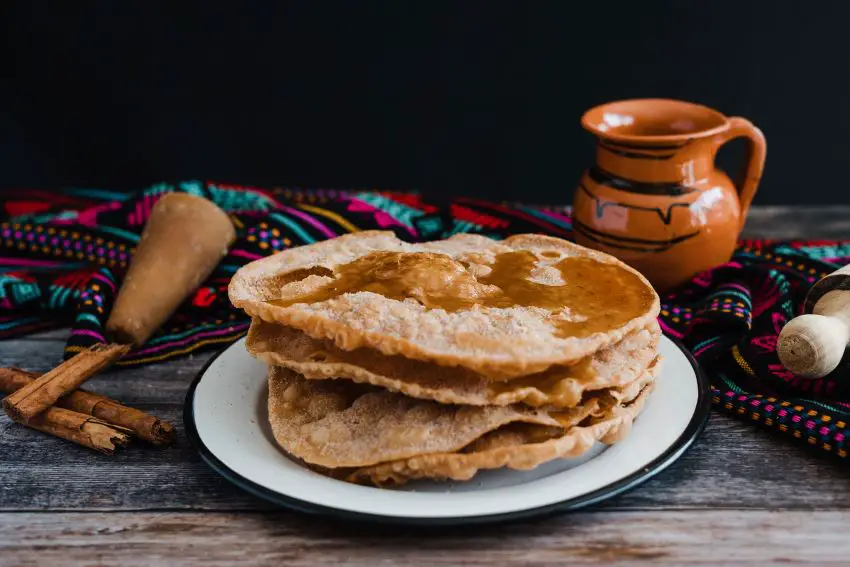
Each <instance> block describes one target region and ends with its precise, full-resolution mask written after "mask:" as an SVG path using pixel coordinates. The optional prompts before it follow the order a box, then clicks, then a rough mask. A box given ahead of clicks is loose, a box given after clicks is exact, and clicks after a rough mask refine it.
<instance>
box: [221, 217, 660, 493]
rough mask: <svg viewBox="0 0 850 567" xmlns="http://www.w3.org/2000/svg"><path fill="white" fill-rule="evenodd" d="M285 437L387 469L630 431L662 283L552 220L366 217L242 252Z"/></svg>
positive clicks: (343, 474)
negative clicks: (279, 246)
mask: <svg viewBox="0 0 850 567" xmlns="http://www.w3.org/2000/svg"><path fill="white" fill-rule="evenodd" d="M229 295H230V299H231V301H232V302H233V304H234V305H235V306H237V307H239V308H241V309H243V310H245V312H247V313H248V314H249V315H251V316H252V317H253V323H252V325H251V329H250V331H249V333H248V338H247V348H248V351H249V352H250V353H251V354H252V355H253V356H255V357H257V358H258V359H260V360H262V361H264V362H265V363H267V364H268V365H269V377H268V379H269V420H270V422H271V426H272V431H273V433H274V436H275V439H276V440H277V442H278V444H279V445H280V446H281V447H282V448H283V449H284V450H285V451H286V452H287V453H288V454H289V455H290V456H292V457H294V458H295V459H297V460H299V461H301V462H303V463H305V464H306V465H307V466H309V467H310V468H312V469H313V470H316V471H318V472H320V473H323V474H328V475H330V476H333V477H335V478H341V479H345V480H348V481H351V482H360V483H371V484H376V485H379V486H382V485H389V484H402V483H404V482H406V481H408V480H411V479H419V478H431V479H452V480H466V479H469V478H471V477H472V476H473V475H475V474H476V472H478V471H479V470H483V469H493V468H501V467H509V468H512V469H519V470H526V469H531V468H534V467H536V466H537V465H539V464H541V463H544V462H547V461H550V460H552V459H556V458H570V457H575V456H578V455H581V454H582V453H584V452H586V451H587V450H588V449H590V448H591V447H592V446H593V445H594V443H596V442H597V441H601V442H603V443H614V442H616V441H618V440H619V439H621V438H622V437H624V436H625V435H626V434H627V433H628V431H629V429H630V427H631V423H632V421H633V420H634V418H635V417H636V416H637V414H638V413H639V412H640V411H641V409H642V407H643V405H644V402H645V401H646V398H647V396H648V395H649V392H650V391H651V389H652V386H653V381H654V379H655V377H656V375H657V374H658V370H659V367H660V362H661V359H660V356H659V355H658V350H657V348H658V341H659V339H660V334H661V333H660V329H659V327H658V323H657V319H656V318H657V315H658V310H659V299H658V295H657V294H656V293H655V291H654V290H653V289H652V287H651V286H650V284H649V283H648V282H647V281H646V279H645V278H644V277H643V276H641V275H640V274H639V273H637V272H636V271H635V270H633V269H632V268H629V267H628V266H626V265H624V264H623V263H622V262H620V261H618V260H616V259H614V258H612V257H610V256H608V255H605V254H602V253H599V252H596V251H593V250H589V249H586V248H583V247H581V246H578V245H575V244H573V243H570V242H567V241H564V240H560V239H557V238H552V237H548V236H542V235H535V234H524V235H516V236H511V237H509V238H507V239H506V240H502V241H495V240H492V239H489V238H486V237H483V236H479V235H471V234H458V235H455V236H452V237H451V238H449V239H447V240H442V241H435V242H428V243H419V244H411V243H407V242H404V241H401V240H399V239H398V238H396V236H395V235H394V234H393V233H390V232H380V231H367V232H359V233H354V234H350V235H345V236H341V237H338V238H334V239H332V240H327V241H324V242H319V243H316V244H312V245H309V246H303V247H299V248H293V249H291V250H287V251H284V252H281V253H278V254H275V255H273V256H269V257H267V258H263V259H261V260H257V261H255V262H252V263H250V264H248V265H246V266H245V267H243V268H242V269H240V270H239V271H238V272H237V273H236V275H235V276H234V278H233V280H232V281H231V284H230V288H229Z"/></svg>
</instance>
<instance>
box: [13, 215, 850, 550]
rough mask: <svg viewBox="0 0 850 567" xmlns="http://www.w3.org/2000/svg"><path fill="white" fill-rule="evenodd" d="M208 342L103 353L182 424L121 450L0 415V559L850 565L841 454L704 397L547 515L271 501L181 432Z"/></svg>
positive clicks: (107, 387)
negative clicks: (465, 517)
mask: <svg viewBox="0 0 850 567" xmlns="http://www.w3.org/2000/svg"><path fill="white" fill-rule="evenodd" d="M746 234H747V235H749V236H759V235H764V236H770V237H772V238H787V237H792V238H848V239H850V207H831V208H827V209H803V208H793V209H790V208H769V209H765V208H755V209H754V210H753V211H752V213H751V215H750V218H749V221H748V223H747V229H746ZM65 336H66V332H65V331H52V332H49V333H42V334H38V335H33V336H30V337H26V338H24V339H17V340H13V341H6V342H0V365H2V366H10V365H15V366H20V367H22V368H26V369H28V370H34V371H45V370H47V369H49V368H51V367H52V366H54V365H55V364H56V363H57V362H58V361H59V359H60V356H61V352H62V345H63V341H64V339H65ZM210 356H211V354H210V353H204V354H197V355H194V356H188V357H185V358H182V359H180V360H176V361H173V362H169V363H166V364H160V365H154V366H149V367H145V368H135V369H114V370H111V371H109V372H107V373H105V374H104V375H102V376H99V377H97V378H96V379H94V380H93V381H92V382H90V383H89V386H88V387H90V388H91V389H93V390H95V391H97V392H99V393H102V394H105V395H108V396H112V397H115V398H117V399H119V400H121V401H122V402H124V403H127V404H129V405H133V406H136V407H139V408H140V409H143V410H145V411H149V412H151V413H154V414H156V415H158V416H160V417H164V418H166V419H169V420H171V421H173V422H174V423H175V425H177V426H178V441H177V443H176V444H175V445H174V446H173V447H169V448H166V449H154V448H148V447H145V446H143V445H141V444H137V445H136V446H134V447H133V448H131V449H130V450H125V451H123V452H121V453H120V454H118V455H117V456H115V457H111V458H110V457H105V456H103V455H99V454H97V453H94V452H92V451H88V450H86V449H83V448H80V447H77V446H74V445H71V444H69V443H66V442H63V441H60V440H58V439H54V438H51V437H48V436H45V435H44V434H41V433H39V432H36V431H31V430H28V429H26V428H24V427H21V426H19V425H17V424H14V423H12V422H10V421H9V420H8V419H7V418H6V417H5V416H2V417H0V565H54V564H56V565H58V564H63V565H116V564H121V565H127V566H129V565H172V564H186V565H205V566H208V567H209V566H215V565H232V564H234V563H239V564H245V565H265V564H269V563H272V564H285V565H288V566H293V567H295V566H302V565H328V564H333V565H352V566H362V567H367V566H368V567H371V566H375V565H407V566H416V565H458V564H465V565H535V566H537V565H569V564H581V565H683V564H698V565H770V564H782V565H803V564H818V565H846V564H848V561H850V540H849V539H848V537H847V534H846V526H847V525H850V469H848V467H847V465H845V464H841V463H838V462H836V461H833V460H830V459H827V458H825V457H821V456H819V455H818V454H816V453H812V452H810V451H809V450H807V449H806V448H805V447H801V446H798V445H796V444H793V443H790V442H789V441H787V440H785V439H783V438H780V437H778V436H776V435H773V434H771V433H769V432H767V431H763V430H762V429H759V428H756V427H753V426H751V425H749V424H747V423H746V422H742V421H738V420H735V419H732V418H729V417H726V416H724V415H720V414H713V415H712V417H711V420H710V422H709V425H708V427H707V429H706V431H705V433H704V434H703V436H702V437H701V438H700V439H699V440H698V441H697V442H696V443H695V445H694V447H693V448H692V449H691V450H690V451H689V452H688V453H687V454H686V455H685V456H684V457H682V458H681V459H680V460H679V461H678V462H676V463H675V464H673V465H672V466H671V467H670V468H669V469H667V470H666V471H664V472H662V473H661V474H659V475H658V476H657V477H655V478H654V479H652V480H650V481H649V482H647V483H646V484H644V485H643V486H641V487H640V488H638V489H636V490H633V491H631V492H629V493H626V494H624V495H621V496H619V497H617V498H614V499H612V500H609V501H607V502H604V503H602V504H600V505H598V506H595V507H593V508H591V509H588V510H585V511H580V512H576V513H573V514H569V515H565V516H560V517H556V518H549V519H545V520H538V521H529V522H520V523H515V524H510V525H506V526H496V527H493V526H491V527H486V528H477V529H452V530H450V531H448V532H444V533H440V532H425V531H422V530H416V531H413V530H401V529H390V528H374V527H368V526H363V525H346V524H340V523H335V522H329V521H327V520H324V519H316V518H312V517H308V516H303V515H296V514H290V513H284V512H279V511H275V510H273V509H272V507H271V506H270V505H267V504H265V503H264V502H262V501H260V500H257V499H256V498H254V497H252V496H250V495H248V494H246V493H244V492H242V491H240V490H239V489H237V488H235V487H233V486H232V485H230V484H229V483H228V482H227V481H225V480H224V479H222V478H221V477H219V476H218V475H217V474H215V473H214V472H213V471H212V470H211V469H209V468H208V467H207V466H206V465H205V464H204V463H203V462H202V461H201V460H200V458H199V457H198V456H197V455H196V454H195V453H194V452H193V451H192V449H191V447H190V446H189V445H188V442H187V441H186V438H185V436H184V435H183V431H182V421H181V417H182V416H181V413H182V404H183V397H184V395H185V392H186V388H187V386H188V384H189V383H190V382H191V381H192V379H193V378H194V376H195V374H196V373H197V372H198V370H199V369H200V368H201V367H202V366H203V364H204V362H206V360H208V358H209V357H210Z"/></svg>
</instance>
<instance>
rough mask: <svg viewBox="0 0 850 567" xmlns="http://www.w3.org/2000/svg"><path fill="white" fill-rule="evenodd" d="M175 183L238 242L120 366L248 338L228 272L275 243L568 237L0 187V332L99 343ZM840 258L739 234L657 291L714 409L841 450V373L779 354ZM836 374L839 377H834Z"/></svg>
mask: <svg viewBox="0 0 850 567" xmlns="http://www.w3.org/2000/svg"><path fill="white" fill-rule="evenodd" d="M172 191H183V192H187V193H193V194H196V195H202V196H204V197H207V198H209V199H211V200H213V201H214V202H216V203H217V204H218V205H219V206H220V207H222V208H223V209H224V210H226V211H228V212H229V213H230V214H231V218H232V219H233V222H234V224H235V225H236V227H237V229H238V240H237V242H236V244H235V245H234V246H233V248H232V249H231V250H230V253H229V254H228V255H227V257H226V258H225V259H224V260H223V261H222V262H221V264H220V265H219V267H218V268H217V269H216V270H215V272H214V273H213V275H212V276H211V277H210V278H209V280H208V281H207V282H205V284H204V285H203V286H202V287H201V288H200V289H198V290H197V291H196V292H195V293H194V295H193V296H192V297H191V298H190V299H189V300H188V301H187V302H186V303H185V304H184V305H183V306H182V307H181V309H180V310H179V311H178V312H177V314H176V315H175V316H174V317H173V318H172V319H171V320H170V321H169V322H168V323H167V324H166V326H165V327H164V329H162V330H161V331H160V332H159V333H158V334H157V335H155V336H154V337H153V338H152V339H151V340H150V341H149V342H148V344H146V345H144V346H143V347H142V348H140V349H138V350H136V351H134V352H133V353H131V354H130V355H129V356H127V357H126V358H125V359H124V360H122V361H121V362H120V364H122V365H137V364H147V363H153V362H158V361H162V360H166V359H169V358H173V357H177V356H181V355H185V354H186V353H189V352H192V351H196V350H199V349H205V348H211V347H219V346H220V345H222V344H226V343H230V342H232V341H234V340H236V339H238V338H239V337H241V336H242V335H244V333H245V332H246V330H247V328H248V320H247V319H246V318H245V317H244V316H243V315H241V314H240V313H238V312H236V311H235V310H234V309H232V308H231V306H230V304H229V302H228V300H227V283H228V281H229V278H230V276H231V275H232V274H233V273H234V272H235V271H236V270H237V269H238V268H239V267H240V266H242V265H243V264H245V263H247V262H250V261H251V260H255V259H257V258H260V257H262V256H265V255H267V254H270V253H272V252H274V251H278V250H284V249H286V248H290V247H292V246H298V245H302V244H309V243H311V242H316V241H319V240H323V239H326V238H331V237H334V236H336V235H339V234H343V233H346V232H352V231H357V230H363V229H383V230H392V231H393V232H395V233H396V234H397V235H398V236H399V238H402V239H405V240H408V241H418V240H430V239H439V238H446V237H448V236H450V235H452V234H455V233H459V232H471V233H478V234H483V235H486V236H490V237H493V238H502V237H505V236H506V235H509V234H512V233H523V232H541V233H545V234H551V235H554V236H559V237H565V238H569V237H570V236H571V220H570V215H569V211H568V210H567V209H564V208H547V207H531V206H523V205H506V204H500V203H492V202H483V201H478V200H473V199H464V198H457V199H454V200H452V201H451V202H437V201H434V200H430V199H428V198H425V197H421V196H417V195H414V194H406V193H384V192H366V191H363V192H356V191H352V192H343V191H333V190H310V191H307V190H304V191H302V190H292V189H255V188H245V187H234V186H224V185H218V184H213V183H204V182H195V181H193V182H183V183H179V184H176V185H167V184H160V185H157V186H154V187H151V188H149V189H147V190H145V191H142V192H139V193H137V194H125V193H116V192H110V191H99V190H89V189H67V190H62V191H49V192H48V191H35V190H16V191H6V192H0V221H2V222H0V338H9V337H16V336H20V335H23V334H25V333H30V332H33V331H37V330H43V329H48V328H53V327H66V326H71V327H72V330H71V332H70V337H69V340H68V344H67V347H66V356H71V355H73V354H74V353H76V352H78V351H79V350H80V349H81V348H84V347H86V346H88V345H90V344H92V343H95V342H100V341H103V340H104V337H103V325H104V323H105V320H106V317H107V314H108V313H109V309H110V306H111V305H112V301H113V298H114V296H115V292H116V290H117V287H118V285H119V283H120V281H121V278H122V276H123V274H124V272H125V270H126V268H127V264H128V262H129V261H130V258H131V256H132V254H133V250H134V247H135V245H136V243H137V242H138V240H139V234H140V233H141V231H142V228H143V226H144V224H145V221H146V219H147V218H148V215H149V214H150V211H151V208H152V207H153V205H154V203H155V202H156V201H157V199H158V198H159V197H161V196H162V195H163V194H165V193H168V192H172ZM847 262H850V242H845V243H841V242H820V241H819V242H770V241H763V240H746V241H743V242H741V243H740V247H739V248H738V251H737V252H736V254H735V257H734V258H733V259H732V261H731V262H729V263H728V264H725V265H723V266H718V267H717V268H715V269H714V270H712V271H710V272H708V273H705V274H702V275H700V276H698V277H696V278H695V279H694V280H693V281H692V282H691V283H690V284H688V285H687V286H685V287H684V288H682V289H679V290H678V291H676V292H675V293H671V294H668V295H667V296H665V297H663V298H662V311H661V322H662V325H663V327H664V330H665V332H666V333H667V334H669V335H670V336H672V337H675V338H677V339H680V340H681V341H682V342H683V343H684V344H685V345H686V346H687V348H689V349H691V351H692V352H693V353H694V356H695V357H696V358H697V360H698V361H699V362H700V364H701V365H702V367H703V369H704V371H705V372H706V373H707V375H708V376H709V379H710V381H711V384H712V396H713V401H714V404H715V407H716V408H717V409H719V410H722V411H726V412H729V413H731V414H733V415H736V416H739V417H741V418H743V419H746V420H748V421H753V422H757V423H760V424H762V425H763V426H765V427H769V428H772V429H776V430H777V431H779V432H782V433H785V434H787V435H789V436H791V437H792V438H796V439H799V440H800V441H801V442H802V443H804V444H806V445H811V446H814V447H817V448H819V449H821V450H823V451H828V452H831V453H834V454H835V455H837V456H838V457H841V458H846V457H847V450H848V445H847V441H846V436H847V435H848V427H847V424H848V423H850V388H848V385H849V384H850V376H848V374H850V372H848V370H850V368H848V367H847V366H844V367H843V368H841V369H839V370H838V371H836V372H835V373H834V374H833V375H832V376H831V377H827V378H825V379H821V380H803V379H800V378H798V377H796V376H794V375H793V374H791V373H790V372H788V371H787V370H785V368H784V367H783V366H782V364H781V363H780V362H779V359H778V358H777V356H776V339H777V335H778V333H779V330H780V329H781V328H782V326H783V325H784V324H785V323H786V322H787V321H788V320H789V319H790V318H791V317H793V316H794V315H795V314H796V313H797V312H798V310H799V308H800V305H801V303H802V300H803V298H804V296H805V293H806V292H807V291H808V289H809V287H810V286H811V284H812V283H814V282H815V281H816V280H817V279H819V278H820V277H822V276H823V275H825V274H827V273H829V272H831V271H832V270H834V269H835V268H836V267H837V266H838V265H843V264H845V263H847ZM842 373H843V374H844V376H845V378H847V380H845V381H844V382H842V381H840V380H839V379H837V378H835V377H836V376H840V375H841V374H842Z"/></svg>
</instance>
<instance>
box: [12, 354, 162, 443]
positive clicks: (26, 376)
mask: <svg viewBox="0 0 850 567" xmlns="http://www.w3.org/2000/svg"><path fill="white" fill-rule="evenodd" d="M36 378H38V374H36V373H35V372H27V371H26V370H21V369H20V368H0V392H3V393H5V394H11V393H12V392H15V391H16V390H20V389H21V388H23V387H24V386H27V385H28V384H30V383H32V382H33V381H34V380H35V379H36ZM56 405H57V406H59V407H62V408H65V409H69V410H72V411H75V412H79V413H82V414H86V415H90V416H93V417H96V418H99V419H101V420H103V421H105V422H107V423H111V424H115V425H117V426H120V427H122V428H125V429H128V430H130V431H132V432H133V433H134V434H135V435H136V436H137V437H139V438H140V439H144V440H145V441H148V442H150V443H152V444H154V445H168V444H170V443H171V441H172V440H173V439H174V426H172V425H171V424H170V423H168V422H167V421H162V420H160V419H159V418H158V417H156V416H153V415H150V414H147V413H145V412H143V411H139V410H137V409H135V408H131V407H127V406H125V405H123V404H120V403H118V402H116V401H115V400H113V399H110V398H107V397H106V396H101V395H100V394H95V393H92V392H88V391H86V390H76V391H74V392H71V393H70V394H68V395H67V396H65V397H63V398H60V399H59V401H58V402H57V404H56Z"/></svg>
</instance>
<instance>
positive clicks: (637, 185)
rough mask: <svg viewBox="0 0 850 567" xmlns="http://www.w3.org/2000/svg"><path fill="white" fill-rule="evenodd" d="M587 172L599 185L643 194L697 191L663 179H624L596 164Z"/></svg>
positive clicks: (676, 193) (678, 193) (681, 193)
mask: <svg viewBox="0 0 850 567" xmlns="http://www.w3.org/2000/svg"><path fill="white" fill-rule="evenodd" d="M587 174H588V175H589V176H590V178H591V179H592V180H593V181H594V182H595V183H598V184H599V185H607V186H608V187H611V188H613V189H619V190H621V191H628V192H630V193H640V194H642V195H685V194H687V193H693V192H694V191H696V189H693V188H691V187H688V186H687V185H680V184H678V183H671V182H669V181H662V182H660V183H658V182H651V181H634V180H632V179H624V178H622V177H616V176H614V175H612V174H610V173H608V172H607V171H604V170H602V169H599V168H598V167H596V166H594V167H591V168H590V169H589V170H588V172H587Z"/></svg>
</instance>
